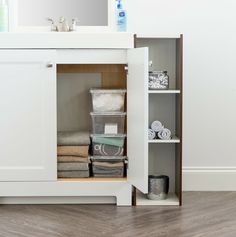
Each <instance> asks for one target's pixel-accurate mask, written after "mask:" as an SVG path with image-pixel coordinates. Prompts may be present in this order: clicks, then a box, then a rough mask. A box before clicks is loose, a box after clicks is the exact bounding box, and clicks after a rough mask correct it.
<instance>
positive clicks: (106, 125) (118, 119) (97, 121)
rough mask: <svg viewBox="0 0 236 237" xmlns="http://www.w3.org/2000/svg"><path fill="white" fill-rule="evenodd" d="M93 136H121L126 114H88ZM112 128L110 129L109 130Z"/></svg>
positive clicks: (123, 130)
mask: <svg viewBox="0 0 236 237" xmlns="http://www.w3.org/2000/svg"><path fill="white" fill-rule="evenodd" d="M90 115H91V117H92V127H93V134H106V135H112V134H123V133H124V132H125V116H126V113H119V112H117V113H115V112H113V113H108V112H107V113H93V112H91V113H90ZM111 128H112V129H111Z"/></svg>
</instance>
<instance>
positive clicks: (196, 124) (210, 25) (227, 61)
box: [126, 0, 236, 190]
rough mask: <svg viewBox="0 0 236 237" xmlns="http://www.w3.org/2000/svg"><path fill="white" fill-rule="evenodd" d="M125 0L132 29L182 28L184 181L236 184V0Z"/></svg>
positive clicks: (151, 31) (141, 31)
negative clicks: (222, 180) (223, 181)
mask: <svg viewBox="0 0 236 237" xmlns="http://www.w3.org/2000/svg"><path fill="white" fill-rule="evenodd" d="M126 2H127V3H126V6H127V10H128V29H129V31H133V32H137V33H138V34H144V33H146V34H157V35H158V34H160V35H170V34H175V33H177V34H179V33H183V34H184V80H185V81H184V162H183V165H184V187H185V188H186V189H188V190H195V189H198V190H199V189H200V190H204V189H205V188H206V189H208V190H209V189H210V187H209V186H211V185H212V188H211V189H213V190H218V189H236V182H235V184H234V180H235V178H236V137H235V134H236V58H235V55H236V14H235V9H236V1H234V0H225V1H223V0H145V1H144V0H135V1H134V0H133V1H132V0H129V1H126ZM226 175H227V176H226ZM202 177H204V179H203V178H202ZM226 177H227V182H229V183H230V185H227V188H226V186H225V183H223V184H222V182H221V183H220V185H218V186H217V185H216V183H217V182H219V180H220V179H225V178H226ZM231 178H234V179H233V180H231ZM199 182H200V183H199ZM225 182H226V179H225ZM199 185H200V186H199ZM222 185H223V186H222ZM206 186H207V187H206Z"/></svg>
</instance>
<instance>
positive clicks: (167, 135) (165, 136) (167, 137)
mask: <svg viewBox="0 0 236 237" xmlns="http://www.w3.org/2000/svg"><path fill="white" fill-rule="evenodd" d="M157 136H158V137H159V138H160V139H162V140H170V139H171V131H170V130H169V129H167V128H164V129H163V130H162V131H160V132H158V134H157Z"/></svg>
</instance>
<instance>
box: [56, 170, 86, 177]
mask: <svg viewBox="0 0 236 237" xmlns="http://www.w3.org/2000/svg"><path fill="white" fill-rule="evenodd" d="M57 176H58V178H88V177H89V171H88V170H82V171H59V172H57Z"/></svg>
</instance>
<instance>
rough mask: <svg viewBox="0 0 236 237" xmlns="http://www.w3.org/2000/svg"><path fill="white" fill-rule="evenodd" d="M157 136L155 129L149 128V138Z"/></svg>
mask: <svg viewBox="0 0 236 237" xmlns="http://www.w3.org/2000/svg"><path fill="white" fill-rule="evenodd" d="M155 137H156V133H155V131H153V130H152V129H151V128H149V129H148V139H149V140H153V139H155Z"/></svg>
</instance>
